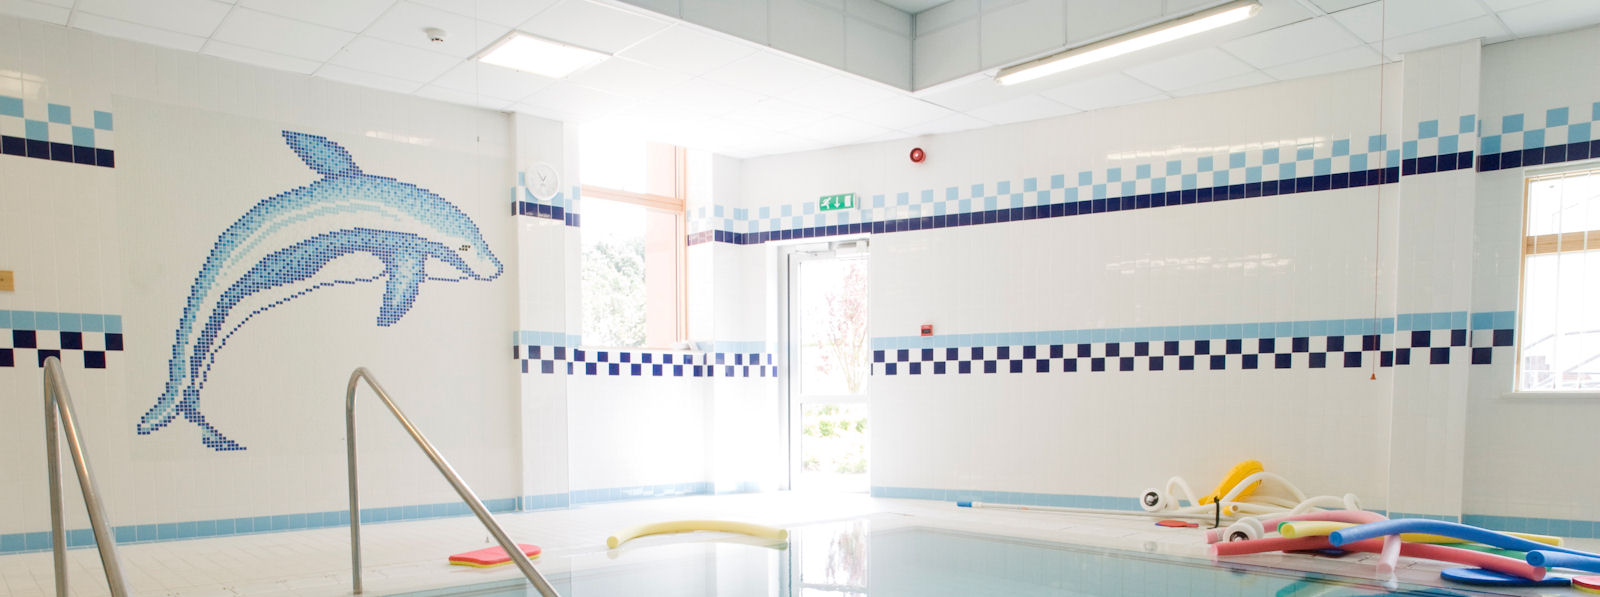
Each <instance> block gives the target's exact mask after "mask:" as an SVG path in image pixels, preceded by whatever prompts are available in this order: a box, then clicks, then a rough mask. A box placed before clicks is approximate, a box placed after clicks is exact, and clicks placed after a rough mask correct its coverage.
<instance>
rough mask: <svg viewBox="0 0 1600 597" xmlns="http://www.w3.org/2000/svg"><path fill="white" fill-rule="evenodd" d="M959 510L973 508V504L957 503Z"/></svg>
mask: <svg viewBox="0 0 1600 597" xmlns="http://www.w3.org/2000/svg"><path fill="white" fill-rule="evenodd" d="M956 507H957V508H971V507H972V502H956Z"/></svg>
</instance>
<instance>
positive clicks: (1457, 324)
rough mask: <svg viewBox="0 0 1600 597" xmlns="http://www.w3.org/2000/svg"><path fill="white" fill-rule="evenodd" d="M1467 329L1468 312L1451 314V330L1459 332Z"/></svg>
mask: <svg viewBox="0 0 1600 597" xmlns="http://www.w3.org/2000/svg"><path fill="white" fill-rule="evenodd" d="M1466 327H1467V312H1466V311H1454V312H1451V313H1450V329H1452V330H1459V329H1465V328H1466Z"/></svg>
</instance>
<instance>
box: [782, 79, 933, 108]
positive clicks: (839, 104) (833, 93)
mask: <svg viewBox="0 0 1600 597" xmlns="http://www.w3.org/2000/svg"><path fill="white" fill-rule="evenodd" d="M904 93H905V92H903V91H898V90H893V89H890V88H889V87H887V86H885V85H882V84H880V83H877V82H867V81H864V80H862V79H860V78H857V77H853V76H850V75H838V74H836V75H828V76H826V77H823V78H821V79H817V80H815V81H812V82H810V83H807V84H806V85H805V86H803V87H801V88H799V89H795V90H793V91H790V92H788V93H786V94H784V95H783V98H784V99H786V100H789V101H792V102H794V103H797V104H800V105H802V106H807V107H810V108H816V109H818V110H822V111H823V112H828V113H830V114H837V113H840V112H848V111H850V110H854V109H856V108H860V107H863V106H866V105H868V104H871V103H874V102H880V101H883V100H886V99H889V98H891V97H899V96H901V95H903V94H904Z"/></svg>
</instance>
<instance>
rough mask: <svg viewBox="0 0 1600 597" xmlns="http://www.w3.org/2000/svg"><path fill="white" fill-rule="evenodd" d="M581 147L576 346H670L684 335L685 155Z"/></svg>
mask: <svg viewBox="0 0 1600 597" xmlns="http://www.w3.org/2000/svg"><path fill="white" fill-rule="evenodd" d="M581 144H582V145H581V148H580V151H581V152H582V154H581V155H580V157H579V164H580V168H582V177H583V180H584V182H585V183H586V184H584V185H583V193H582V194H583V216H582V217H583V219H582V223H583V226H582V228H581V234H582V237H583V257H582V263H583V270H582V277H583V298H582V301H583V342H584V344H587V345H590V346H649V347H656V348H666V347H670V346H672V345H673V344H676V343H677V342H678V341H680V340H682V339H683V338H684V336H685V333H684V332H685V330H686V329H687V325H686V324H687V316H686V312H685V309H684V293H685V290H684V234H685V233H684V222H683V212H684V196H685V194H686V188H687V186H686V184H685V183H686V180H687V176H686V175H685V172H686V169H687V161H688V160H687V156H686V153H685V151H684V150H683V149H682V148H679V147H674V146H671V145H658V144H645V143H639V142H627V141H616V140H612V139H590V138H585V139H583V140H582V141H581ZM590 183H592V184H590Z"/></svg>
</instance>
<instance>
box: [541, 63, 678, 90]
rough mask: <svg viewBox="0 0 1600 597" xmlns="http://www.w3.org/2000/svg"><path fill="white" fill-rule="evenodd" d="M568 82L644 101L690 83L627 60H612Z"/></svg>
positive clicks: (665, 70)
mask: <svg viewBox="0 0 1600 597" xmlns="http://www.w3.org/2000/svg"><path fill="white" fill-rule="evenodd" d="M567 80H568V81H571V82H573V83H577V84H579V85H583V86H585V87H593V88H595V89H599V90H601V91H609V92H611V93H615V94H618V95H626V96H631V97H634V98H638V99H644V98H645V97H647V96H651V95H655V94H657V93H660V92H662V91H666V90H667V89H668V88H670V87H674V86H677V85H679V84H682V83H683V82H685V81H688V80H689V76H688V75H685V74H682V73H679V72H675V71H670V70H667V69H664V68H657V67H654V66H650V65H648V64H642V63H638V62H634V61H632V60H628V59H627V58H611V59H609V60H606V61H604V62H601V63H600V64H596V65H594V66H591V67H589V68H586V69H584V70H582V71H579V72H578V73H576V74H573V75H570V76H568V77H567Z"/></svg>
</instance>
